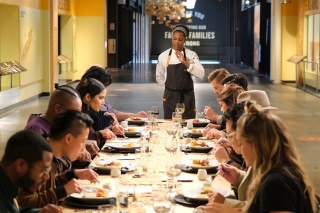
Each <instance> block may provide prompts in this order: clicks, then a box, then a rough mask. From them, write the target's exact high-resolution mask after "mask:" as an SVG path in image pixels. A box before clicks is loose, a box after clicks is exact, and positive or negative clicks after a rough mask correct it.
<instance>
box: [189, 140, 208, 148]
mask: <svg viewBox="0 0 320 213" xmlns="http://www.w3.org/2000/svg"><path fill="white" fill-rule="evenodd" d="M190 145H191V146H192V147H195V146H197V147H198V146H199V147H209V145H208V144H207V143H206V142H204V141H196V140H192V141H191V143H190Z"/></svg>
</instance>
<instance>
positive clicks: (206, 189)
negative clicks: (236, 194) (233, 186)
mask: <svg viewBox="0 0 320 213" xmlns="http://www.w3.org/2000/svg"><path fill="white" fill-rule="evenodd" d="M213 192H219V193H220V194H222V195H223V196H224V197H227V196H229V195H230V193H229V192H228V191H227V190H225V189H222V188H216V187H211V186H199V187H194V188H184V189H183V196H185V197H187V198H191V199H194V200H208V195H209V194H210V193H213Z"/></svg>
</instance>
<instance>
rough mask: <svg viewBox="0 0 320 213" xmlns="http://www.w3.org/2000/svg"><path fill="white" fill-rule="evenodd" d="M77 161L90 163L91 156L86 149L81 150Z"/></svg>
mask: <svg viewBox="0 0 320 213" xmlns="http://www.w3.org/2000/svg"><path fill="white" fill-rule="evenodd" d="M78 160H79V161H87V162H91V154H90V153H89V152H88V151H87V150H86V149H82V150H81V152H80V155H79V157H78Z"/></svg>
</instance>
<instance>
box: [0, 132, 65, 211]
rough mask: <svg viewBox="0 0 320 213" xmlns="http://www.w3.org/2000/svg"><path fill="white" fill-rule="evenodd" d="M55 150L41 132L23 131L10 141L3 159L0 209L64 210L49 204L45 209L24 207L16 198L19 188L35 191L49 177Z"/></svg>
mask: <svg viewBox="0 0 320 213" xmlns="http://www.w3.org/2000/svg"><path fill="white" fill-rule="evenodd" d="M52 157H53V154H52V149H51V148H50V146H49V144H48V142H47V141H46V140H45V139H44V138H43V137H41V136H40V135H38V134H36V133H34V132H32V131H29V130H23V131H20V132H17V133H16V134H14V135H13V136H12V137H10V139H9V140H8V143H7V145H6V148H5V152H4V155H3V158H2V160H1V162H0V211H1V212H6V213H18V212H47V213H60V212H62V208H61V207H58V206H56V205H53V204H48V205H46V206H44V207H43V208H42V209H40V210H39V209H23V208H20V207H19V205H18V203H17V200H16V197H17V195H18V190H19V188H22V189H23V190H25V191H28V192H30V193H33V192H35V191H37V190H38V189H39V188H41V187H42V186H43V185H44V184H45V182H46V181H47V180H48V178H49V173H50V170H51V162H52Z"/></svg>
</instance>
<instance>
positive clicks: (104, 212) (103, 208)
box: [98, 204, 115, 213]
mask: <svg viewBox="0 0 320 213" xmlns="http://www.w3.org/2000/svg"><path fill="white" fill-rule="evenodd" d="M114 209H115V206H114V205H113V204H104V205H99V206H98V212H99V213H111V212H113V210H114Z"/></svg>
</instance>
